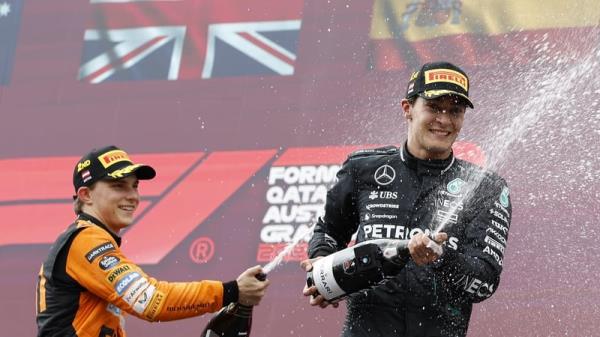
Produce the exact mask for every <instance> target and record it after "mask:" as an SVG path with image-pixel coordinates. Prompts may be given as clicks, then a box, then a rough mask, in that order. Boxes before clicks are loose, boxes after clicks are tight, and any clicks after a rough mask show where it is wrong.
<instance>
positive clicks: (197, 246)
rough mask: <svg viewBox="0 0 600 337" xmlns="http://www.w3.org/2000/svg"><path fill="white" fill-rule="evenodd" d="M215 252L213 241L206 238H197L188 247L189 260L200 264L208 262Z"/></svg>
mask: <svg viewBox="0 0 600 337" xmlns="http://www.w3.org/2000/svg"><path fill="white" fill-rule="evenodd" d="M214 252H215V244H214V243H213V240H212V239H210V238H207V237H201V238H198V239H197V240H196V241H194V242H193V243H192V245H191V246H190V259H192V261H194V262H196V263H198V264H202V263H206V262H208V261H210V259H212V257H213V254H214Z"/></svg>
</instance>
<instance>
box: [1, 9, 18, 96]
mask: <svg viewBox="0 0 600 337" xmlns="http://www.w3.org/2000/svg"><path fill="white" fill-rule="evenodd" d="M22 7H23V3H22V1H21V0H0V85H4V84H8V83H9V82H10V76H11V73H12V69H13V63H14V58H15V50H16V48H17V35H18V33H19V26H20V21H21V8H22Z"/></svg>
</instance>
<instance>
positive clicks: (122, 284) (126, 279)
mask: <svg viewBox="0 0 600 337" xmlns="http://www.w3.org/2000/svg"><path fill="white" fill-rule="evenodd" d="M140 277H141V275H140V274H139V273H137V272H132V273H128V274H125V275H124V276H123V277H122V278H121V279H120V280H119V282H117V284H115V291H116V292H117V294H119V296H121V295H123V292H125V290H127V289H128V288H129V287H130V286H131V285H132V284H133V282H134V281H135V280H137V279H139V278H140Z"/></svg>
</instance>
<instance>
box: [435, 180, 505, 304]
mask: <svg viewBox="0 0 600 337" xmlns="http://www.w3.org/2000/svg"><path fill="white" fill-rule="evenodd" d="M474 200H475V202H474V206H473V207H474V208H475V212H476V214H475V216H474V218H473V220H472V221H471V222H470V223H469V224H468V225H467V227H466V229H465V231H466V236H465V242H463V243H459V244H458V245H460V248H459V247H458V245H454V247H453V245H452V243H448V244H447V245H446V247H445V249H444V253H443V254H442V256H441V257H440V259H439V260H438V261H436V262H435V263H434V265H433V268H434V269H436V270H437V271H438V272H440V273H441V274H442V275H443V277H442V282H444V289H445V290H446V291H449V292H450V296H451V297H452V298H454V299H456V300H458V301H461V302H471V303H473V302H481V301H483V300H485V299H487V298H489V297H490V296H492V294H493V293H494V292H495V291H496V289H497V287H498V285H499V283H500V273H501V272H502V263H503V259H504V250H505V249H506V242H507V239H508V229H509V228H510V219H511V213H512V210H511V205H510V197H509V192H508V187H507V185H506V183H505V182H504V181H503V180H502V179H500V178H496V179H495V180H494V182H493V183H484V184H482V186H481V187H480V188H479V189H478V191H477V193H476V195H475V196H474Z"/></svg>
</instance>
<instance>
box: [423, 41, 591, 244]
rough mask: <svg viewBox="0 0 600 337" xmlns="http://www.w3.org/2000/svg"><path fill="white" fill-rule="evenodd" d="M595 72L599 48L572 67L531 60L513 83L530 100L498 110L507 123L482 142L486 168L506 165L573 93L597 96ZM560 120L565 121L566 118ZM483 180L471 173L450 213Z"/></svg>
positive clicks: (445, 222) (561, 62)
mask: <svg viewBox="0 0 600 337" xmlns="http://www.w3.org/2000/svg"><path fill="white" fill-rule="evenodd" d="M590 40H596V43H598V41H597V38H596V39H590ZM536 48H538V49H539V52H540V53H542V52H545V51H546V49H548V48H550V47H549V46H547V44H545V43H540V44H538V45H537V46H536ZM598 72H600V46H596V47H595V48H594V50H592V52H590V53H587V54H585V55H582V57H581V59H580V60H579V61H578V62H577V63H576V64H573V62H572V60H568V59H567V60H565V59H562V58H561V57H560V56H552V57H550V56H547V55H541V56H540V57H539V58H537V59H536V60H534V61H533V62H532V64H531V67H530V68H528V69H526V70H525V71H524V72H522V73H521V74H520V75H519V78H517V79H515V82H518V83H531V84H532V85H531V86H529V87H526V88H523V91H525V92H524V93H522V95H529V96H530V97H527V99H515V100H514V101H512V102H509V103H508V104H506V105H504V106H501V107H500V111H498V114H502V115H506V116H510V123H509V124H508V125H507V126H506V127H504V128H501V129H499V130H498V131H497V132H495V134H490V135H488V136H486V137H485V138H484V139H486V140H489V141H488V142H486V143H485V144H484V151H485V153H487V154H488V155H489V158H488V160H487V165H486V168H487V169H489V170H492V171H497V170H499V169H501V168H502V166H503V165H506V164H507V163H509V162H510V161H508V155H509V152H510V151H511V149H512V146H513V145H514V144H515V143H516V142H519V141H523V139H524V136H525V135H527V133H528V132H530V131H532V130H534V129H535V127H536V125H537V124H538V122H539V121H540V119H541V118H553V119H554V118H560V117H563V115H564V114H565V113H567V112H565V111H563V110H562V109H564V108H566V107H568V106H569V104H570V103H569V101H571V100H572V101H575V100H577V97H574V96H577V95H574V93H576V92H578V94H582V92H581V88H586V89H588V90H587V91H584V92H583V93H586V92H587V93H589V94H594V95H596V96H598V95H599V94H600V90H599V89H598V88H593V86H594V85H595V83H596V82H597V79H596V78H595V77H596V76H597V74H598ZM596 86H597V85H596ZM596 100H597V99H596ZM561 108H562V109H561ZM502 110H505V111H502ZM570 112H572V111H570ZM559 114H560V115H559ZM564 117H566V118H568V116H564ZM490 130H492V131H494V128H493V127H490ZM484 176H485V175H483V174H478V173H475V172H473V173H472V175H471V177H470V178H471V179H469V184H465V189H464V190H463V192H464V193H463V194H462V198H460V200H458V202H457V203H456V206H454V207H452V208H451V209H450V211H449V212H450V213H452V214H455V213H456V212H457V209H458V207H459V205H461V204H464V202H466V201H468V200H469V199H470V198H471V197H472V195H473V192H474V190H476V189H477V188H478V187H479V185H480V184H481V182H482V180H483V178H484ZM448 220H449V218H445V219H444V220H443V221H442V222H441V223H440V224H439V225H438V227H437V228H434V229H433V233H434V235H435V234H437V233H439V232H441V231H443V230H444V228H446V227H447V225H448Z"/></svg>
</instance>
